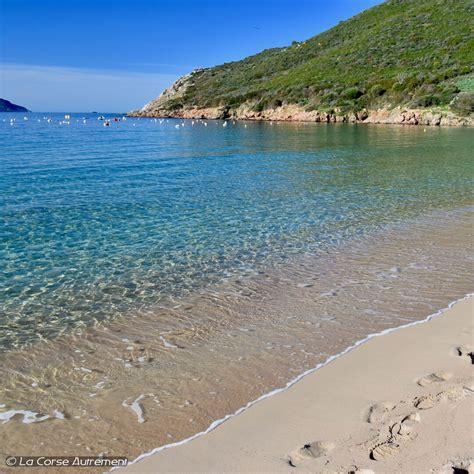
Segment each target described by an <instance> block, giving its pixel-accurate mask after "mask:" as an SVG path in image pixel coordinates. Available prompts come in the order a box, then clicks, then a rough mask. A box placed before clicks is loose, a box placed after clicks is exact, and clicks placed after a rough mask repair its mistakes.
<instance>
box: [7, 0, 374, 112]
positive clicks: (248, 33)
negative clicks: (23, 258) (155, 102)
mask: <svg viewBox="0 0 474 474" xmlns="http://www.w3.org/2000/svg"><path fill="white" fill-rule="evenodd" d="M378 3H381V0H330V1H329V0H0V68H1V70H0V97H2V98H5V99H8V100H11V101H12V102H15V103H18V104H20V105H24V106H25V107H28V108H29V109H31V110H34V111H61V112H63V111H81V112H87V111H91V110H97V111H128V110H131V109H134V108H139V107H141V106H143V105H144V104H145V103H146V102H148V101H149V100H151V99H152V98H154V97H155V96H157V95H159V93H160V92H161V91H162V90H163V89H164V88H165V87H167V86H169V85H170V84H171V83H172V82H173V81H174V80H175V79H176V78H177V77H179V76H180V75H182V74H185V73H186V72H189V71H191V70H192V69H194V68H196V67H207V66H213V65H216V64H221V63H223V62H227V61H233V60H236V59H241V58H243V57H245V56H248V55H250V54H254V53H257V52H259V51H261V50H263V49H265V48H271V47H275V46H285V45H288V44H289V43H291V41H293V40H298V41H300V40H304V39H307V38H309V37H311V36H314V35H315V34H317V33H320V32H322V31H324V30H326V29H328V28H330V27H332V26H334V25H336V24H337V23H338V22H339V21H341V20H345V19H347V18H349V17H351V16H353V15H354V14H356V13H358V12H360V11H362V10H365V9H366V8H369V7H371V6H373V5H376V4H378Z"/></svg>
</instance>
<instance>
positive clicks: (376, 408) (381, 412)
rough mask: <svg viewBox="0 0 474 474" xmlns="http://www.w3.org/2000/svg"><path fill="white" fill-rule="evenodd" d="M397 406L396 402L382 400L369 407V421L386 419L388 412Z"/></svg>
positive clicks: (375, 421) (376, 421)
mask: <svg viewBox="0 0 474 474" xmlns="http://www.w3.org/2000/svg"><path fill="white" fill-rule="evenodd" d="M394 408H395V404H394V403H392V402H380V403H376V404H375V405H372V406H371V407H370V408H369V414H368V415H367V422H368V423H380V422H382V421H384V420H385V418H386V417H387V414H388V413H389V412H391V411H392V410H393V409H394Z"/></svg>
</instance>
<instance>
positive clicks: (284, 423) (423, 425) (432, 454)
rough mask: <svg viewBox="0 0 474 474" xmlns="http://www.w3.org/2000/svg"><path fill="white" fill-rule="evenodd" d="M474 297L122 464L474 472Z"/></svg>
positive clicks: (133, 469)
mask: <svg viewBox="0 0 474 474" xmlns="http://www.w3.org/2000/svg"><path fill="white" fill-rule="evenodd" d="M473 303H474V299H473V298H472V297H471V298H467V299H464V300H462V301H460V302H458V303H457V304H455V305H454V306H453V307H451V308H450V309H449V310H446V311H445V312H443V313H442V314H441V315H439V316H436V317H434V318H433V319H432V320H431V321H429V322H427V323H425V324H418V325H412V326H410V327H406V328H403V329H400V330H399V331H395V332H391V333H389V334H385V335H383V336H381V337H375V338H372V339H370V340H369V341H368V342H366V343H365V344H362V345H360V346H358V347H356V348H355V349H353V350H352V351H350V352H348V353H347V354H345V355H343V356H341V357H339V358H337V359H335V360H334V361H333V362H331V363H330V364H328V365H326V366H324V367H322V368H321V369H319V370H317V371H315V372H313V373H311V374H310V375H308V376H306V377H305V378H303V379H302V380H300V381H299V382H298V383H296V384H295V385H293V386H292V387H290V388H289V389H288V390H286V391H284V392H281V393H279V394H276V395H274V396H272V397H270V398H267V399H265V400H263V401H261V402H259V403H256V404H255V405H253V406H251V407H250V408H249V409H247V410H245V411H244V412H243V413H241V414H240V415H238V416H235V417H233V418H231V419H230V420H228V421H227V422H226V423H223V424H222V425H220V426H218V427H217V428H216V429H215V430H213V431H211V432H209V433H208V434H206V435H204V436H200V437H198V438H195V439H194V440H192V441H190V442H189V443H186V444H184V445H181V446H177V447H173V448H169V449H164V450H162V451H160V452H158V453H156V454H153V455H151V456H148V457H145V458H143V459H141V460H140V461H138V462H137V463H135V464H133V465H131V466H129V467H127V468H126V469H125V470H124V471H125V472H128V473H140V474H144V473H157V472H182V473H184V472H219V473H221V472H318V473H319V472H327V473H329V472H343V473H349V472H360V473H362V472H366V473H368V472H371V471H373V472H376V473H382V472H387V473H394V472H400V473H402V472H403V473H409V472H417V473H418V472H442V473H448V472H449V473H453V472H458V473H461V472H469V473H474V379H473V369H474V365H473V364H474V360H473V358H474V353H473V352H472V351H473V350H474V332H473V325H474V324H473V323H474V318H473V309H474V308H473ZM236 383H238V381H236ZM457 469H459V470H457ZM369 470H370V471H369Z"/></svg>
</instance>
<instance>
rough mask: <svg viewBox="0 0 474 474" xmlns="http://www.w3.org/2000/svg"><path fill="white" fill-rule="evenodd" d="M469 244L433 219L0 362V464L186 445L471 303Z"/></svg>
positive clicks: (467, 227)
mask: <svg viewBox="0 0 474 474" xmlns="http://www.w3.org/2000/svg"><path fill="white" fill-rule="evenodd" d="M471 247H472V209H471V208H463V209H460V210H457V211H449V212H438V213H434V214H430V215H428V216H426V217H425V218H422V219H417V220H416V221H414V222H411V223H407V224H404V225H399V226H394V228H392V229H385V228H383V229H381V231H380V232H374V233H373V234H372V235H371V236H369V237H367V236H361V238H360V239H359V240H358V241H355V242H354V241H353V242H351V243H350V244H349V245H340V246H337V245H336V246H334V249H333V250H330V251H327V252H323V253H321V254H319V255H305V256H303V257H302V258H301V259H300V260H299V261H292V262H289V263H288V264H284V265H280V266H278V267H275V268H269V269H268V270H267V271H265V272H262V273H259V274H257V275H248V276H246V277H245V278H242V279H238V280H233V281H229V282H226V283H223V284H222V285H220V286H213V287H210V288H206V289H204V290H203V291H202V292H200V293H198V294H193V295H189V297H188V298H185V299H184V300H181V301H170V302H169V304H167V305H162V306H161V307H157V308H155V309H154V310H153V311H151V312H149V313H143V314H140V315H124V318H123V319H122V320H117V321H114V322H113V323H110V324H107V325H99V326H97V327H94V328H85V329H83V330H81V331H78V332H76V333H75V334H74V335H73V336H64V337H61V338H57V339H56V340H54V341H48V342H44V343H40V344H35V345H33V346H31V347H29V348H26V349H24V350H21V351H11V352H6V353H1V354H0V374H1V376H2V384H1V387H0V405H4V406H3V407H2V408H1V409H0V415H1V416H2V417H6V416H8V419H3V421H5V423H2V424H0V456H1V457H2V458H3V457H5V456H8V455H15V454H17V453H21V454H24V455H57V454H58V452H60V453H61V454H63V455H98V454H100V453H103V454H105V455H115V456H127V457H129V458H130V459H134V458H136V457H137V456H139V455H140V454H142V453H145V452H149V451H151V450H152V449H154V448H156V447H158V446H163V445H167V444H170V443H173V442H177V441H180V440H182V439H186V438H188V437H190V436H193V435H194V434H196V433H198V432H200V431H203V430H205V429H206V428H207V427H209V425H211V423H213V422H214V421H215V420H218V419H221V418H223V417H224V416H226V415H228V414H231V413H234V412H235V411H236V410H238V409H239V408H241V407H242V406H245V405H246V404H247V403H248V402H249V401H251V400H255V399H257V398H259V397H260V396H262V395H264V394H266V393H269V392H271V391H272V390H275V389H277V388H281V387H284V386H285V385H286V384H287V383H288V381H291V380H294V379H295V377H297V376H298V375H300V374H301V373H302V372H304V371H306V370H308V369H311V368H314V367H315V366H316V365H318V364H320V363H322V362H324V361H326V360H327V359H328V358H329V357H331V356H333V355H335V354H338V353H340V352H341V351H343V350H345V349H346V348H347V347H349V346H351V345H352V344H354V343H355V342H356V341H358V340H360V339H363V338H364V337H366V336H367V335H368V334H371V333H376V332H380V331H382V330H384V329H387V328H393V327H398V326H400V325H403V324H406V323H410V322H413V321H417V320H421V319H423V318H425V317H426V316H427V315H428V314H432V313H434V312H435V311H436V310H438V309H439V308H443V307H446V305H447V304H449V303H450V302H451V301H454V300H457V299H459V298H460V297H463V296H464V295H465V294H466V293H469V292H471V291H472V288H473V281H472V274H473V273H472V248H471ZM24 412H27V413H28V416H26V417H25V415H24ZM5 413H10V414H13V415H14V416H9V415H5ZM31 421H33V422H31ZM303 442H306V441H303ZM49 472H53V471H49Z"/></svg>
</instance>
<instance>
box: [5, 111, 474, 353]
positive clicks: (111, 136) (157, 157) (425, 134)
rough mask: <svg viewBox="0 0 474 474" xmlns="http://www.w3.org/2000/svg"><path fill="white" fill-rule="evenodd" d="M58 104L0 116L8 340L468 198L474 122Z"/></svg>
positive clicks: (23, 339)
mask: <svg viewBox="0 0 474 474" xmlns="http://www.w3.org/2000/svg"><path fill="white" fill-rule="evenodd" d="M12 117H15V118H16V121H15V122H12V123H13V125H11V122H10V119H11V118H12ZM44 117H50V118H51V121H47V120H45V119H44ZM63 117H64V116H63V115H61V114H28V118H29V120H27V121H26V120H23V115H22V114H19V115H18V114H3V115H2V117H1V121H0V143H1V144H2V145H1V150H2V151H1V155H0V170H1V173H0V191H1V193H0V206H1V221H2V225H1V229H0V241H1V244H0V245H1V247H0V259H1V261H2V272H1V276H0V305H1V314H0V348H1V349H2V350H5V349H11V348H14V347H20V346H22V345H24V344H26V343H30V342H34V341H36V340H39V339H41V338H46V339H49V338H53V337H55V336H57V335H59V334H62V333H63V332H67V331H69V330H71V329H72V328H75V327H82V326H84V325H89V324H93V323H94V322H96V321H102V320H108V319H112V318H116V317H119V316H123V315H127V314H130V313H136V312H140V311H146V310H149V309H152V308H153V307H154V305H156V304H157V303H160V302H162V301H164V300H167V299H169V298H170V297H172V298H179V297H181V296H183V295H185V294H187V293H190V292H192V291H195V290H198V289H200V288H203V287H205V286H207V285H210V284H212V283H214V282H218V281H220V280H222V279H223V278H237V277H240V276H241V275H248V274H252V273H255V272H258V271H259V270H260V269H262V268H264V267H265V266H267V265H272V264H279V263H281V262H285V261H286V260H291V258H293V256H297V255H301V254H303V253H305V252H311V253H315V252H322V251H324V250H325V249H327V248H328V247H331V248H333V247H335V246H339V245H341V244H342V243H344V242H347V241H348V240H350V239H351V238H354V237H356V236H361V235H363V234H365V233H370V232H372V231H374V230H375V229H380V228H381V227H383V226H386V225H388V224H392V223H394V222H399V221H403V220H404V219H408V218H413V217H416V216H422V215H425V214H426V213H427V212H429V211H431V210H436V209H451V208H455V207H461V206H464V205H466V204H468V203H471V202H472V197H473V196H472V178H473V161H472V150H471V148H472V138H473V131H472V130H470V129H448V128H441V129H440V128H428V129H427V130H426V131H424V129H423V128H422V127H413V128H411V127H400V126H398V127H397V126H393V127H391V126H364V125H323V124H270V123H248V124H247V125H245V124H244V123H236V124H232V123H231V122H229V123H228V125H227V127H223V126H222V122H212V121H209V122H208V125H207V126H204V124H202V123H199V122H196V123H195V124H194V125H192V123H191V121H185V122H182V121H177V120H169V121H162V122H160V121H155V120H147V119H141V120H138V119H132V118H129V119H127V120H126V121H121V122H112V123H111V125H110V127H104V126H103V122H102V121H100V120H97V116H94V115H89V119H88V120H86V121H85V122H84V121H83V117H84V114H76V115H72V117H71V120H70V123H69V124H67V123H63V124H60V123H59V122H60V121H61V120H64V118H63ZM182 123H184V126H181V125H180V124H182ZM177 125H180V126H179V127H178V128H177V127H176V126H177Z"/></svg>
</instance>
